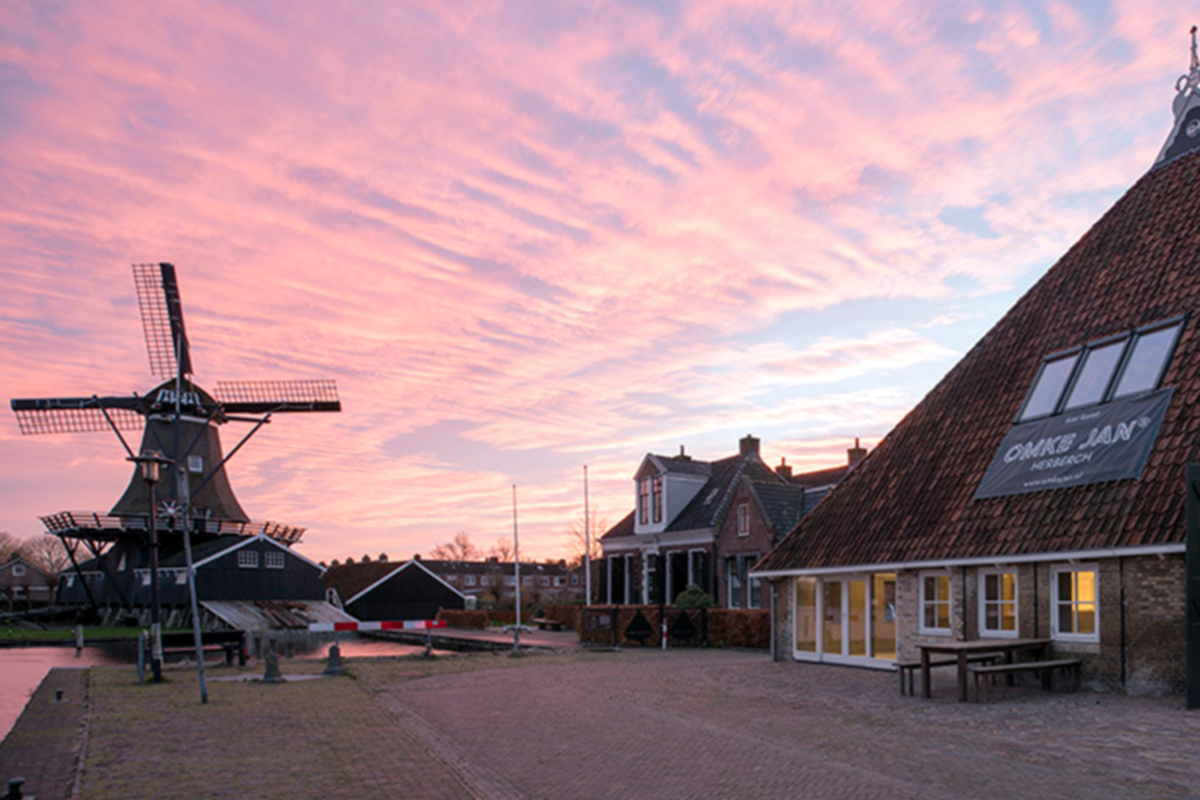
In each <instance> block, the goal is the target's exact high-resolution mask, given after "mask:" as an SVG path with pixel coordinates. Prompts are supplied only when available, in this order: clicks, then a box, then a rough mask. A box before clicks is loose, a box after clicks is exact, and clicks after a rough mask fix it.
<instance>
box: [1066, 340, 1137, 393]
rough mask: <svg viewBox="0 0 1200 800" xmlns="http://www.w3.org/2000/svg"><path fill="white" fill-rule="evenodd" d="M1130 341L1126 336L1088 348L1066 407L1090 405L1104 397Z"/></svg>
mask: <svg viewBox="0 0 1200 800" xmlns="http://www.w3.org/2000/svg"><path fill="white" fill-rule="evenodd" d="M1128 341H1129V339H1128V337H1125V338H1122V339H1118V340H1117V341H1115V342H1110V343H1109V344H1099V345H1094V346H1091V347H1089V348H1088V350H1087V352H1086V353H1085V354H1084V356H1083V365H1082V366H1081V367H1080V368H1079V377H1078V378H1076V379H1075V385H1074V386H1072V387H1071V394H1070V395H1068V396H1067V405H1066V406H1065V408H1066V409H1072V408H1079V407H1080V406H1090V405H1092V404H1094V403H1099V402H1100V401H1102V400H1103V399H1104V396H1105V395H1106V394H1107V393H1108V386H1109V384H1111V383H1112V377H1113V374H1114V373H1115V372H1116V371H1117V366H1118V365H1119V364H1120V363H1121V356H1122V355H1124V353H1125V345H1126V344H1127V343H1128Z"/></svg>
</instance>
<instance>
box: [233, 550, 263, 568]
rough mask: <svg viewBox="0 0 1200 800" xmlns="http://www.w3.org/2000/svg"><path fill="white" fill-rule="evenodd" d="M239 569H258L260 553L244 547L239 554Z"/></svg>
mask: <svg viewBox="0 0 1200 800" xmlns="http://www.w3.org/2000/svg"><path fill="white" fill-rule="evenodd" d="M237 565H238V569H258V551H257V550H251V549H250V548H248V547H243V548H242V549H241V550H238V554H237Z"/></svg>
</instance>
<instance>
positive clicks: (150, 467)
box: [128, 450, 172, 683]
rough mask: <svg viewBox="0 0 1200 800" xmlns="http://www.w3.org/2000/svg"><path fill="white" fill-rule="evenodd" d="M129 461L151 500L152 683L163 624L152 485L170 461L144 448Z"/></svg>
mask: <svg viewBox="0 0 1200 800" xmlns="http://www.w3.org/2000/svg"><path fill="white" fill-rule="evenodd" d="M128 460H129V461H132V462H134V463H135V464H137V465H138V466H139V467H140V468H141V471H142V480H143V481H145V482H146V494H147V496H148V501H149V503H150V648H151V650H150V671H151V674H152V676H153V678H152V680H153V682H154V683H162V679H163V678H162V625H161V624H160V622H159V601H158V519H157V517H156V511H157V508H156V507H157V505H158V504H157V503H155V502H154V486H155V484H157V483H158V480H159V465H161V464H171V463H172V462H171V461H170V460H169V459H166V458H163V456H162V454H161V453H159V452H158V451H156V450H143V451H142V454H141V455H140V456H130V457H129V459H128Z"/></svg>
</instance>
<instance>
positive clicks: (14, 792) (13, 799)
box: [0, 778, 25, 800]
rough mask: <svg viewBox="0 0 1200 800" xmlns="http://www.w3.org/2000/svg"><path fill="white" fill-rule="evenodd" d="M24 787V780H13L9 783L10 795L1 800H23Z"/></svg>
mask: <svg viewBox="0 0 1200 800" xmlns="http://www.w3.org/2000/svg"><path fill="white" fill-rule="evenodd" d="M24 785H25V779H24V778H13V779H12V780H10V781H9V782H8V794H6V795H4V797H0V800H21V798H22V797H24V796H25V795H23V794H21V787H22V786H24Z"/></svg>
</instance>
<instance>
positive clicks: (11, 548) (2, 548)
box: [0, 531, 21, 564]
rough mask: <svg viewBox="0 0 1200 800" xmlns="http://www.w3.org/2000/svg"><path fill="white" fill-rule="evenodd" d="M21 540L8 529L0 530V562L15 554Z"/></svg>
mask: <svg viewBox="0 0 1200 800" xmlns="http://www.w3.org/2000/svg"><path fill="white" fill-rule="evenodd" d="M20 546H21V540H20V539H18V538H17V537H16V536H13V535H12V534H11V533H9V532H8V531H0V564H3V563H4V562H5V561H8V560H9V559H10V558H12V557H13V556H14V555H16V554H17V550H18V549H19V548H20Z"/></svg>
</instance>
